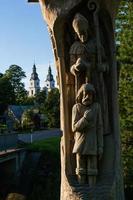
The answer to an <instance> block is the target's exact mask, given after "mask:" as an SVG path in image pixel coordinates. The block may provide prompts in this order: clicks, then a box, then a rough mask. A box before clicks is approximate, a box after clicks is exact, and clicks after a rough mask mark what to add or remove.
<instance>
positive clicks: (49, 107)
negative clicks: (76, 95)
mask: <svg viewBox="0 0 133 200" xmlns="http://www.w3.org/2000/svg"><path fill="white" fill-rule="evenodd" d="M44 111H45V113H46V114H47V117H48V127H49V128H53V127H56V128H59V127H60V94H59V90H58V89H57V88H55V89H52V90H51V91H50V92H48V95H47V98H46V103H45V108H44Z"/></svg>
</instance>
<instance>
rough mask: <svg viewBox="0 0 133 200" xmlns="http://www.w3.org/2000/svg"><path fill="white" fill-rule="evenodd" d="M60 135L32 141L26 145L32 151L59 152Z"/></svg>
mask: <svg viewBox="0 0 133 200" xmlns="http://www.w3.org/2000/svg"><path fill="white" fill-rule="evenodd" d="M59 144H60V137H53V138H49V139H45V140H42V141H37V142H33V143H32V144H30V145H29V146H28V149H30V150H32V151H44V152H45V151H50V152H53V153H59Z"/></svg>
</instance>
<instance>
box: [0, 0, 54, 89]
mask: <svg viewBox="0 0 133 200" xmlns="http://www.w3.org/2000/svg"><path fill="white" fill-rule="evenodd" d="M34 62H35V64H36V67H37V73H38V75H39V78H40V85H41V87H43V86H44V81H45V79H46V75H47V73H48V66H49V63H50V65H51V68H52V73H53V75H54V77H55V76H56V68H55V63H54V56H53V51H52V45H51V41H50V37H49V33H48V30H47V25H46V23H45V21H44V20H43V17H42V13H41V9H40V6H39V4H37V3H34V4H33V3H27V0H0V73H4V72H5V70H7V69H8V68H9V66H10V65H12V64H16V65H19V66H20V67H21V68H22V69H23V71H25V73H26V76H27V78H26V79H23V82H24V83H25V86H26V89H28V87H29V79H30V75H31V73H32V67H33V64H34Z"/></svg>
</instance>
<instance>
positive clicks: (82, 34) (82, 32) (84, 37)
mask: <svg viewBox="0 0 133 200" xmlns="http://www.w3.org/2000/svg"><path fill="white" fill-rule="evenodd" d="M75 32H76V33H77V36H78V38H79V39H80V41H81V42H82V43H85V42H87V39H88V31H87V28H84V29H82V30H80V29H78V30H76V31H75Z"/></svg>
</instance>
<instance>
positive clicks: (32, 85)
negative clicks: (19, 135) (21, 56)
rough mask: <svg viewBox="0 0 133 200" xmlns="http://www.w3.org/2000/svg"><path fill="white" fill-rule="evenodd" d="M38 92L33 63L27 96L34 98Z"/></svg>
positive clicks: (36, 75)
mask: <svg viewBox="0 0 133 200" xmlns="http://www.w3.org/2000/svg"><path fill="white" fill-rule="evenodd" d="M39 91H40V80H39V78H38V74H37V72H36V65H35V62H34V64H33V68H32V74H31V78H30V87H29V96H35V94H37V93H38V92H39Z"/></svg>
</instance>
